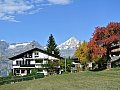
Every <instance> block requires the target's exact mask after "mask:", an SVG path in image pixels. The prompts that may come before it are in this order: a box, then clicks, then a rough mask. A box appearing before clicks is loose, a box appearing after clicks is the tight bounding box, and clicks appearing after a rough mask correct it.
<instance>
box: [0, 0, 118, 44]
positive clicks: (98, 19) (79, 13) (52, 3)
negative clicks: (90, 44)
mask: <svg viewBox="0 0 120 90" xmlns="http://www.w3.org/2000/svg"><path fill="white" fill-rule="evenodd" d="M109 22H120V0H0V39H2V40H6V41H7V42H9V43H14V42H29V41H32V40H36V41H38V42H39V43H40V44H42V45H46V44H47V40H48V37H49V35H50V34H53V35H54V37H55V40H56V43H57V44H60V43H62V42H64V41H65V40H67V39H68V38H70V37H72V36H74V37H76V38H77V39H79V40H81V41H83V40H87V41H89V39H90V38H91V36H92V33H93V32H94V30H95V27H97V26H106V25H107V24H108V23H109Z"/></svg>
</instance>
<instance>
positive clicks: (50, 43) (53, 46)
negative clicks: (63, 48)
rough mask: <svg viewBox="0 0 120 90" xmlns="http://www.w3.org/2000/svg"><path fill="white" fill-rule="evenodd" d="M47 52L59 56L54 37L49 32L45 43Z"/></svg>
mask: <svg viewBox="0 0 120 90" xmlns="http://www.w3.org/2000/svg"><path fill="white" fill-rule="evenodd" d="M47 52H48V53H51V54H55V55H57V56H60V54H59V49H58V48H57V44H56V43H55V39H54V37H53V35H52V34H50V36H49V40H48V44H47Z"/></svg>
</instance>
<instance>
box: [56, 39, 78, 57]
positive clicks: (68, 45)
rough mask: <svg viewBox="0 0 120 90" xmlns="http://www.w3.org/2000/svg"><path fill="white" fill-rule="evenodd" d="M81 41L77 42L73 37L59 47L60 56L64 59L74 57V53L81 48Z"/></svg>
mask: <svg viewBox="0 0 120 90" xmlns="http://www.w3.org/2000/svg"><path fill="white" fill-rule="evenodd" d="M79 43H80V41H79V40H77V39H76V38H75V37H71V38H70V39H68V40H67V41H65V42H64V43H62V44H60V45H58V48H59V50H60V55H61V56H62V57H66V58H67V57H74V52H75V50H76V48H77V47H78V46H79Z"/></svg>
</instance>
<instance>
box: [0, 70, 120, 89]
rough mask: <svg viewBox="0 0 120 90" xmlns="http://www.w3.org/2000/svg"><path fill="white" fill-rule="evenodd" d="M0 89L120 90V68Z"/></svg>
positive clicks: (21, 83)
mask: <svg viewBox="0 0 120 90" xmlns="http://www.w3.org/2000/svg"><path fill="white" fill-rule="evenodd" d="M0 90H120V70H109V71H108V70H106V71H101V72H80V73H75V74H64V75H57V76H50V77H45V78H43V79H37V80H32V81H25V82H20V83H15V84H6V85H2V86H0Z"/></svg>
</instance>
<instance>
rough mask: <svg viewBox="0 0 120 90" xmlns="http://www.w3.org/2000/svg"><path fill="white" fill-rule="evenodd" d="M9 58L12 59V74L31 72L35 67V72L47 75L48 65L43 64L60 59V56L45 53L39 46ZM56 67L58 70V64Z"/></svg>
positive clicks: (18, 74)
mask: <svg viewBox="0 0 120 90" xmlns="http://www.w3.org/2000/svg"><path fill="white" fill-rule="evenodd" d="M9 59H10V60H13V69H12V72H13V75H17V76H24V75H28V74H31V72H32V70H33V69H37V70H38V72H37V73H44V75H48V67H45V65H47V64H48V62H49V61H59V60H60V58H59V57H57V56H55V55H54V54H50V53H47V52H46V51H44V50H42V49H39V48H33V49H31V50H29V51H26V52H23V53H21V54H19V55H16V56H13V57H11V58H9ZM56 68H57V70H58V72H59V69H60V66H57V67H56Z"/></svg>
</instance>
